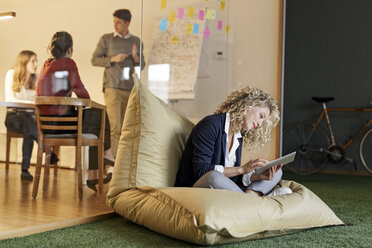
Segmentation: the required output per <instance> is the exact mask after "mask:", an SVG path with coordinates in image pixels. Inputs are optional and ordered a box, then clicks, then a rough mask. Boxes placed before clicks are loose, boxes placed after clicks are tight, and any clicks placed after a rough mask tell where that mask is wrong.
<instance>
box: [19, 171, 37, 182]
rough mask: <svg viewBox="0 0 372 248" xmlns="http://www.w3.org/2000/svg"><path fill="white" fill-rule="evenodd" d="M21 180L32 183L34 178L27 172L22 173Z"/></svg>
mask: <svg viewBox="0 0 372 248" xmlns="http://www.w3.org/2000/svg"><path fill="white" fill-rule="evenodd" d="M21 179H22V180H26V181H32V180H33V179H34V177H33V176H32V175H31V174H30V172H28V171H22V173H21Z"/></svg>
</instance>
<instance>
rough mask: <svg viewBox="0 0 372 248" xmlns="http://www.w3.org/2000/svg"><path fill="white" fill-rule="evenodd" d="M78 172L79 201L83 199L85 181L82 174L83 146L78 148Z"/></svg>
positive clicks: (76, 162)
mask: <svg viewBox="0 0 372 248" xmlns="http://www.w3.org/2000/svg"><path fill="white" fill-rule="evenodd" d="M75 164H76V170H77V180H78V193H79V200H82V199H83V180H82V173H81V146H79V145H77V146H76V161H75Z"/></svg>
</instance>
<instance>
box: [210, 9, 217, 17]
mask: <svg viewBox="0 0 372 248" xmlns="http://www.w3.org/2000/svg"><path fill="white" fill-rule="evenodd" d="M210 19H212V20H214V19H216V10H215V9H211V18H210Z"/></svg>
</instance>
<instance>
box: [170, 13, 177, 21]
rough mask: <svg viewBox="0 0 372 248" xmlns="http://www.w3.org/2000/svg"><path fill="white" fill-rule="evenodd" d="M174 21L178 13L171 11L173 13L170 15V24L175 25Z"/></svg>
mask: <svg viewBox="0 0 372 248" xmlns="http://www.w3.org/2000/svg"><path fill="white" fill-rule="evenodd" d="M174 20H176V12H174V11H171V12H170V13H169V22H170V23H173V22H174Z"/></svg>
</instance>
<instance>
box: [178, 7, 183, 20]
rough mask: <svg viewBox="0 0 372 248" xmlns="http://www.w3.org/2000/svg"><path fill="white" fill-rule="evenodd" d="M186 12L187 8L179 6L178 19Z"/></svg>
mask: <svg viewBox="0 0 372 248" xmlns="http://www.w3.org/2000/svg"><path fill="white" fill-rule="evenodd" d="M184 12H185V10H184V9H183V8H178V14H177V17H178V19H182V18H183V13H184Z"/></svg>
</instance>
